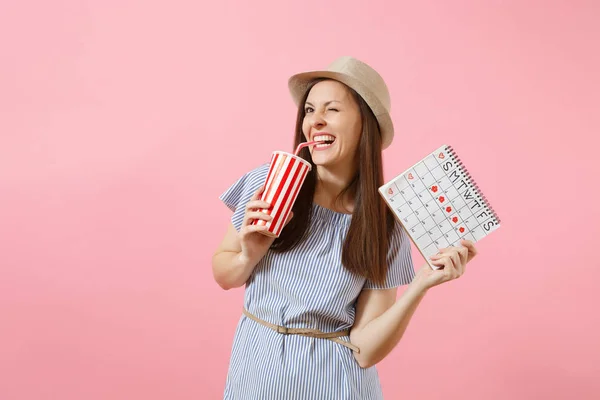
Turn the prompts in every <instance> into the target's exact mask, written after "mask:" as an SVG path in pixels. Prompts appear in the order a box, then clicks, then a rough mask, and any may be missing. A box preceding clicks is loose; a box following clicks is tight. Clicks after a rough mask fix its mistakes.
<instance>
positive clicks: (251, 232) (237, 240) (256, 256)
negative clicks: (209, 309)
mask: <svg viewBox="0 0 600 400" xmlns="http://www.w3.org/2000/svg"><path fill="white" fill-rule="evenodd" d="M263 190H264V186H261V187H260V188H258V190H256V192H254V195H253V196H252V198H251V199H250V201H249V202H248V204H246V211H245V214H244V221H243V222H242V226H241V227H240V231H239V233H238V231H237V230H236V229H235V227H234V226H233V224H229V229H228V230H227V233H226V234H225V237H224V238H223V240H222V241H221V244H220V245H219V247H218V248H217V250H216V251H215V253H214V255H213V258H212V268H213V276H214V278H215V281H216V282H217V283H218V284H219V286H221V287H222V288H223V289H225V290H227V289H232V288H236V287H240V286H243V285H245V284H246V281H247V280H248V278H249V277H250V275H251V274H252V271H254V267H256V264H258V262H259V261H260V259H261V258H263V257H264V255H265V254H266V253H267V251H268V250H269V247H271V244H273V241H274V240H275V238H274V237H271V236H266V235H263V234H261V233H260V232H261V231H266V230H267V228H266V227H265V226H263V225H252V222H253V221H254V220H259V219H260V220H264V221H270V220H271V219H272V217H271V216H270V215H268V214H265V213H263V212H261V211H260V210H261V209H268V208H269V207H271V205H270V204H269V203H267V202H264V201H261V200H259V197H260V194H261V193H262V191H263ZM293 215H294V214H293V212H291V213H290V215H289V216H288V219H287V220H286V221H285V223H284V226H285V225H287V224H288V223H289V222H290V220H291V219H292V217H293Z"/></svg>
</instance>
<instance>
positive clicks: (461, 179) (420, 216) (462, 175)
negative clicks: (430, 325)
mask: <svg viewBox="0 0 600 400" xmlns="http://www.w3.org/2000/svg"><path fill="white" fill-rule="evenodd" d="M379 193H380V194H381V196H382V197H383V199H384V200H385V202H386V204H387V205H388V206H389V207H390V209H391V210H392V211H393V213H394V215H395V217H396V218H397V219H398V221H400V223H401V224H402V226H403V227H404V229H405V230H406V232H407V233H408V235H409V236H410V238H411V240H412V242H413V243H414V244H415V246H416V247H417V248H418V249H419V251H420V252H421V255H422V256H423V257H424V258H425V261H427V263H428V264H429V265H430V266H431V267H432V268H434V269H438V267H437V266H434V265H432V264H431V262H430V260H429V257H430V256H432V255H434V254H436V253H437V252H438V250H439V249H441V248H444V247H448V246H460V240H461V239H467V240H471V241H473V242H477V241H480V240H481V239H483V238H484V237H486V236H487V235H489V234H490V233H492V232H493V231H495V230H496V229H498V228H499V227H500V218H498V215H497V214H496V212H495V211H494V209H493V207H492V206H491V204H490V203H489V201H488V200H487V199H486V197H485V196H484V195H483V193H482V192H481V190H480V189H479V187H478V186H477V184H476V183H475V181H474V180H473V178H472V176H471V175H470V174H469V172H468V170H467V168H466V167H465V165H464V164H463V162H462V161H461V160H460V158H459V157H458V155H457V154H456V151H455V150H454V149H453V148H452V146H447V145H443V146H441V147H439V148H438V149H437V150H435V151H434V152H432V153H430V154H429V155H428V156H427V157H425V158H423V159H422V160H421V161H419V162H417V163H416V164H414V165H413V166H412V167H411V168H410V169H408V170H406V171H404V172H403V173H402V174H400V175H398V176H397V177H395V178H394V179H392V180H390V181H389V182H387V183H386V184H385V185H383V186H381V187H380V188H379Z"/></svg>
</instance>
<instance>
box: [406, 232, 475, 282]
mask: <svg viewBox="0 0 600 400" xmlns="http://www.w3.org/2000/svg"><path fill="white" fill-rule="evenodd" d="M460 243H461V244H462V246H460V247H446V248H444V249H441V250H440V251H439V253H438V254H436V255H434V256H431V257H430V260H431V263H432V264H433V265H436V266H440V267H442V269H438V270H434V269H432V268H431V267H430V266H429V265H428V264H425V265H424V266H423V267H422V268H421V269H420V270H419V271H418V272H417V275H416V276H415V279H414V280H413V282H416V283H417V284H418V285H420V286H421V288H422V289H424V290H428V289H430V288H432V287H434V286H437V285H439V284H441V283H444V282H448V281H451V280H453V279H457V278H460V277H461V276H462V275H463V274H464V273H465V269H466V266H467V263H468V262H469V261H471V260H472V259H473V257H475V256H476V255H477V249H476V248H475V245H474V244H473V242H472V241H470V240H461V241H460Z"/></svg>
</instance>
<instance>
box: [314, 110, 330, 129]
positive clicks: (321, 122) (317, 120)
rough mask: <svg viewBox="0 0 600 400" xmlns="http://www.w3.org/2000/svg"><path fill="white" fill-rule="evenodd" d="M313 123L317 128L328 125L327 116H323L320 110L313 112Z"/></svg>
mask: <svg viewBox="0 0 600 400" xmlns="http://www.w3.org/2000/svg"><path fill="white" fill-rule="evenodd" d="M311 125H312V126H314V127H315V128H317V129H319V128H321V127H323V126H325V125H327V122H325V118H323V113H321V112H318V111H315V112H313V114H312V121H311Z"/></svg>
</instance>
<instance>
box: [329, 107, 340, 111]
mask: <svg viewBox="0 0 600 400" xmlns="http://www.w3.org/2000/svg"><path fill="white" fill-rule="evenodd" d="M329 111H335V112H338V111H340V110H338V109H337V108H330V109H329Z"/></svg>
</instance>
